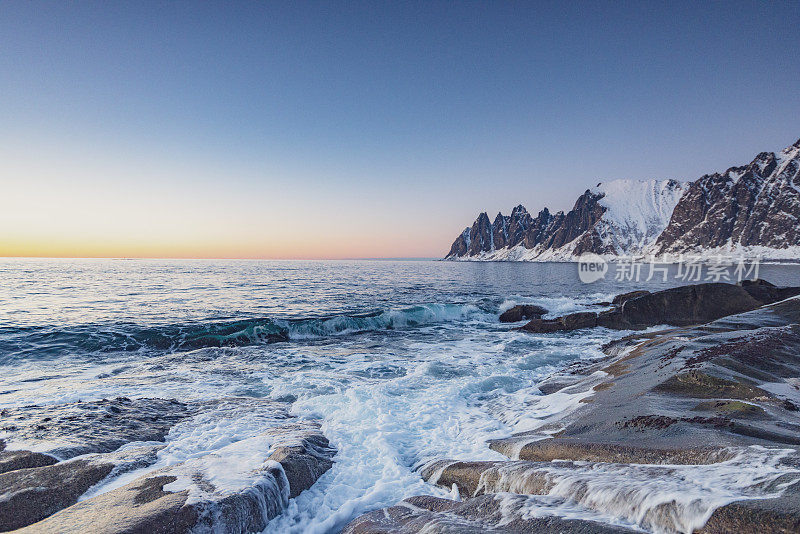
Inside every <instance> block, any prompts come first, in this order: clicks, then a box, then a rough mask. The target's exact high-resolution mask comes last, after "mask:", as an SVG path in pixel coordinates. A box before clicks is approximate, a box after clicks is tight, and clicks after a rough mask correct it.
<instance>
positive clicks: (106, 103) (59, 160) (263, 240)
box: [0, 1, 800, 258]
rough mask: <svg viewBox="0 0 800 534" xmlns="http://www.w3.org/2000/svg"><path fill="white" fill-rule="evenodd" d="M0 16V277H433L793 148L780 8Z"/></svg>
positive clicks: (585, 6) (788, 37)
mask: <svg viewBox="0 0 800 534" xmlns="http://www.w3.org/2000/svg"><path fill="white" fill-rule="evenodd" d="M563 4H565V3H561V2H557V3H542V2H538V3H537V2H527V3H522V2H520V3H516V2H494V3H484V2H462V3H457V4H456V3H439V2H432V3H431V2H425V3H408V2H398V3H380V2H364V3H359V2H341V3H331V4H329V3H322V2H310V3H306V2H291V3H290V2H265V3H251V2H247V3H228V2H223V3H214V2H197V3H180V2H164V3H162V2H57V3H48V2H16V1H4V2H1V3H0V124H1V125H2V128H0V186H1V189H0V190H1V191H2V195H1V196H0V206H1V208H0V255H5V256H19V255H39V256H128V257H130V256H148V257H264V258H309V257H311V258H315V257H321V258H339V257H409V256H416V257H419V256H429V257H440V256H442V255H444V254H445V253H446V252H447V251H448V250H449V247H450V244H451V242H452V240H453V239H454V238H455V236H456V235H457V234H458V233H459V232H460V231H461V230H462V229H463V228H464V226H466V225H467V224H471V223H472V221H473V220H474V218H475V216H476V215H477V213H478V212H480V211H484V210H486V211H488V212H489V214H490V216H494V214H495V213H497V211H498V210H502V211H503V212H504V213H508V212H509V211H510V209H511V208H512V207H513V206H514V205H516V204H518V203H523V204H525V205H526V206H527V207H528V209H529V210H530V211H532V212H535V211H538V210H539V209H541V208H542V207H543V206H545V205H546V206H548V207H550V208H551V210H558V209H569V208H570V207H571V206H572V204H573V202H574V200H575V198H577V196H578V195H579V194H580V193H581V192H582V191H583V190H585V189H586V188H587V187H590V186H592V185H594V184H596V183H597V182H598V181H603V180H609V179H614V178H677V179H695V178H697V177H699V176H700V175H702V174H703V173H706V172H714V171H718V170H724V169H725V168H727V167H729V166H731V165H734V164H742V163H746V162H748V161H750V159H752V157H753V156H754V155H755V154H756V153H757V152H759V151H762V150H777V149H779V148H782V147H784V146H786V145H789V144H790V143H792V142H794V141H795V140H797V138H798V137H800V59H799V57H800V56H798V54H799V53H800V30H798V28H800V2H797V1H792V2H752V3H740V2H720V3H707V4H704V5H700V4H702V3H696V2H687V3H680V2H676V3H673V2H669V3H667V2H658V3H655V2H654V3H647V2H631V3H622V2H613V3H612V2H609V3H605V2H591V3H589V2H585V3H584V2H574V3H566V4H570V5H563Z"/></svg>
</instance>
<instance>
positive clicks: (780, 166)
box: [446, 140, 800, 261]
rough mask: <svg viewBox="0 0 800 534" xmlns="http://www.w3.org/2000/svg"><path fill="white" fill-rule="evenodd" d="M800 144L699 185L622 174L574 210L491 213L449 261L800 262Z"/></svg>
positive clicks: (480, 219)
mask: <svg viewBox="0 0 800 534" xmlns="http://www.w3.org/2000/svg"><path fill="white" fill-rule="evenodd" d="M798 251H800V140H799V141H797V142H795V143H794V144H792V145H791V146H789V147H787V148H785V149H784V150H782V151H781V152H779V153H778V154H776V153H774V152H762V153H760V154H758V155H757V156H756V158H755V159H754V160H753V161H752V162H751V163H749V164H747V165H744V166H740V167H731V168H730V169H728V170H726V171H725V172H724V173H714V174H707V175H704V176H702V177H700V178H699V179H697V180H695V181H694V182H678V181H675V180H645V181H637V180H614V181H611V182H606V183H600V184H598V185H597V187H595V188H593V189H588V190H586V192H584V193H583V195H581V196H580V197H579V198H578V200H577V201H576V202H575V206H574V207H573V208H572V210H570V211H569V212H567V213H564V212H562V211H559V212H558V213H555V214H551V213H550V212H549V210H547V208H545V209H543V210H542V211H541V212H539V215H537V216H536V217H531V215H530V214H529V213H528V211H527V210H526V209H525V208H524V207H523V206H521V205H520V206H517V207H516V208H514V211H513V212H512V215H511V216H504V215H503V214H501V213H499V214H498V215H497V217H495V220H494V223H492V222H491V221H490V219H489V217H488V216H487V214H486V213H482V214H481V215H480V216H479V217H478V219H477V220H476V221H475V223H474V224H473V225H472V227H471V228H467V229H466V230H464V232H462V234H461V235H459V237H458V238H456V240H455V242H453V245H452V247H451V248H450V252H449V253H448V254H447V256H446V259H451V260H479V261H574V260H575V259H576V258H577V257H579V256H580V255H581V254H583V253H585V252H594V253H596V254H601V255H605V256H607V257H614V256H627V255H642V256H644V255H655V256H657V257H659V258H661V259H670V258H674V257H676V256H677V255H679V254H684V253H685V254H693V255H700V256H704V257H705V256H708V255H709V254H711V253H714V254H721V253H722V254H727V255H731V254H737V255H744V256H746V257H756V256H760V257H761V258H763V259H782V260H786V259H800V254H799V253H798Z"/></svg>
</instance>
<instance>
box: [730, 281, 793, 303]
mask: <svg viewBox="0 0 800 534" xmlns="http://www.w3.org/2000/svg"><path fill="white" fill-rule="evenodd" d="M739 285H740V286H741V287H742V288H743V289H744V290H745V291H747V293H748V294H749V295H750V296H751V297H753V298H754V299H756V300H757V301H759V302H762V303H764V304H772V303H774V302H778V301H780V300H784V299H788V298H790V297H794V296H796V295H800V287H777V286H775V285H774V284H771V283H769V282H767V281H766V280H760V279H759V280H743V281H742V282H740V283H739Z"/></svg>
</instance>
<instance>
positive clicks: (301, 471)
mask: <svg viewBox="0 0 800 534" xmlns="http://www.w3.org/2000/svg"><path fill="white" fill-rule="evenodd" d="M265 435H266V436H268V437H269V438H270V442H271V443H272V446H271V449H270V450H271V453H270V455H269V456H268V457H267V460H266V461H265V462H264V463H263V465H262V466H261V468H260V470H259V471H258V472H257V473H252V474H253V475H255V476H253V477H252V478H251V480H252V484H251V485H250V486H248V487H244V488H241V489H239V490H231V489H228V488H224V487H216V486H215V485H214V480H209V479H207V478H206V476H205V472H204V471H203V470H202V468H201V467H202V466H201V465H200V464H197V463H194V461H193V460H189V461H187V462H184V463H182V464H177V465H174V466H170V467H166V468H163V469H159V470H157V471H155V472H151V473H148V474H146V475H144V476H142V477H140V478H138V479H136V480H134V481H133V482H130V483H128V484H126V485H124V486H122V487H120V488H117V489H114V490H111V491H108V492H106V493H102V494H100V495H97V496H95V497H91V498H89V499H86V500H84V501H81V502H79V503H77V504H73V505H72V506H69V507H67V508H64V509H63V510H61V511H60V512H57V513H55V514H53V515H51V516H49V517H47V518H46V519H44V520H41V521H39V522H37V523H34V524H31V525H30V526H28V527H26V528H25V529H23V530H21V532H36V533H39V532H41V533H51V532H59V533H75V534H78V533H85V532H92V533H98V534H120V533H131V534H133V533H141V532H147V533H173V532H189V531H190V530H192V531H214V532H217V531H219V532H226V533H228V532H230V533H245V532H257V531H260V530H263V529H264V528H265V527H266V525H267V523H268V522H269V520H270V519H272V518H274V517H276V516H277V515H278V514H280V513H281V512H282V511H283V510H284V509H285V508H286V506H288V503H289V499H290V498H292V497H294V496H296V495H299V494H300V492H302V491H303V490H305V489H308V488H309V487H311V485H312V484H314V483H315V482H316V480H317V479H318V478H319V477H320V476H321V475H322V474H324V473H325V472H326V471H327V470H328V469H330V467H331V465H332V463H333V460H332V458H333V456H334V454H335V452H336V451H335V449H333V448H332V447H330V445H329V443H328V440H327V439H326V438H325V437H324V436H323V435H322V433H321V432H320V431H319V428H318V426H317V425H315V424H313V423H290V424H287V425H283V426H281V427H276V428H271V429H268V430H266V431H265ZM253 452H254V454H257V453H258V452H259V451H253ZM115 454H116V453H115ZM98 456H100V455H98ZM78 461H81V460H80V459H76V460H72V462H78ZM64 463H66V462H64ZM57 465H62V464H57ZM54 467H55V466H54ZM181 480H184V481H185V482H187V483H188V487H186V488H185V489H181V490H178V491H171V490H170V489H168V488H165V486H167V485H169V484H171V483H173V482H176V481H181ZM184 485H185V484H184Z"/></svg>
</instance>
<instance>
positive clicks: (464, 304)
mask: <svg viewBox="0 0 800 534" xmlns="http://www.w3.org/2000/svg"><path fill="white" fill-rule="evenodd" d="M619 268H620V267H619V266H617V267H614V266H612V268H611V269H610V270H609V272H608V273H607V274H606V276H605V277H604V278H600V279H599V280H597V281H595V282H593V283H584V282H582V281H581V279H580V277H579V272H578V267H577V265H576V264H574V263H511V262H509V263H500V262H497V263H495V262H448V261H433V260H408V261H401V260H398V261H388V260H358V261H266V260H147V259H16V258H9V259H0V408H9V407H11V408H13V407H21V406H28V405H40V406H41V405H60V404H64V403H71V402H76V401H79V400H81V401H91V400H99V399H104V398H106V399H112V398H116V397H130V398H140V397H159V398H169V399H173V398H174V399H178V400H180V401H183V402H187V403H203V402H205V401H214V400H221V399H222V400H224V399H234V398H235V399H237V406H238V407H239V408H237V409H235V410H231V409H227V410H216V411H215V410H207V411H204V412H202V413H200V414H198V415H196V416H194V417H193V418H190V419H189V420H186V421H183V422H181V423H179V424H178V425H176V426H175V427H174V428H173V429H172V430H171V431H170V433H169V434H168V435H167V436H166V447H165V448H164V449H163V450H162V451H161V452H159V460H158V462H157V463H156V464H155V465H152V466H149V467H147V468H144V469H140V470H138V471H136V472H134V473H132V474H129V475H126V476H128V478H123V479H121V480H117V481H109V482H108V483H101V484H100V485H99V486H98V487H95V488H92V489H91V490H90V495H96V494H99V493H103V492H104V491H108V490H109V489H113V488H114V487H117V486H119V485H120V484H122V483H123V482H125V481H126V480H130V478H131V477H134V476H140V475H142V474H144V473H146V472H148V471H149V470H153V469H157V468H162V467H165V466H170V465H176V464H179V463H181V462H184V461H187V460H189V459H192V458H198V457H203V458H206V459H207V462H206V464H207V465H208V475H209V477H210V478H211V479H212V481H213V477H214V476H217V475H219V476H224V479H225V480H224V483H225V487H228V488H230V487H233V488H235V487H236V485H237V483H238V484H241V485H242V487H245V486H246V485H247V484H251V483H252V465H251V464H252V461H250V462H248V461H243V462H242V463H241V465H242V467H241V469H242V472H241V473H238V472H237V471H236V468H235V467H234V468H231V467H230V466H231V465H234V466H235V465H237V464H236V462H234V463H233V464H232V463H231V462H230V461H228V462H227V463H225V464H224V465H225V466H226V467H225V469H224V470H222V471H224V473H223V474H222V475H220V471H221V470H220V469H215V468H214V466H213V463H214V462H215V461H219V462H225V461H226V460H229V459H230V458H231V457H239V456H241V457H244V458H252V457H256V458H258V457H259V456H258V455H259V454H261V452H258V451H256V450H255V447H256V446H257V444H263V442H262V441H259V440H258V436H259V435H260V434H262V433H263V432H264V429H265V426H269V425H270V424H280V422H279V421H274V420H272V419H271V418H270V417H269V414H268V413H262V410H269V409H270V408H269V406H270V404H265V403H264V402H261V401H263V400H264V399H270V400H273V401H276V402H279V403H284V404H285V406H286V407H287V409H288V410H289V412H290V413H291V414H292V416H294V417H296V418H297V419H299V420H313V421H316V422H318V423H319V424H320V425H321V429H322V431H323V432H324V434H325V435H326V436H327V438H328V439H329V440H330V442H331V444H332V445H333V446H335V447H336V449H337V454H336V457H335V463H334V464H333V467H332V468H331V469H330V470H329V471H328V472H327V473H326V474H324V475H323V476H322V477H321V478H320V479H319V481H318V482H317V483H316V484H315V485H314V486H313V487H312V488H311V489H310V490H307V491H305V492H303V494H301V495H300V496H299V497H298V498H296V499H294V500H293V501H292V502H291V503H290V505H289V507H288V508H287V509H286V510H284V512H283V513H282V514H281V515H280V516H278V517H277V518H275V519H273V520H272V521H271V522H270V523H269V525H268V526H267V530H266V531H267V532H320V533H328V532H338V531H340V530H341V529H342V528H343V527H344V525H346V524H347V523H348V522H349V521H350V520H352V519H353V518H354V517H356V516H358V515H359V514H362V513H364V512H368V511H371V510H375V509H378V508H381V507H385V506H391V505H394V504H396V503H397V502H399V501H400V500H402V499H403V498H406V497H410V496H413V495H420V494H430V495H439V496H447V495H449V494H450V495H452V494H451V493H450V492H449V491H448V490H447V489H442V488H438V487H435V486H432V485H430V484H427V483H426V482H424V481H423V480H422V479H421V477H420V475H419V472H418V469H419V468H420V466H422V465H424V464H425V463H426V462H428V461H430V460H432V459H437V458H451V459H464V460H501V459H504V458H503V457H502V456H501V455H500V454H499V453H496V452H494V451H492V450H490V449H489V448H488V446H487V440H489V439H492V438H500V437H506V436H508V435H510V434H512V433H514V432H524V431H532V430H536V429H539V428H542V427H544V426H545V425H549V426H548V428H553V425H556V426H557V424H558V421H559V419H560V418H562V417H563V416H564V415H565V414H568V413H569V412H570V411H571V410H574V409H575V408H576V407H578V406H580V401H581V400H582V399H583V398H584V397H585V396H586V395H587V394H586V393H582V394H566V393H554V394H550V395H543V394H542V392H541V391H540V390H539V389H538V387H537V385H538V384H539V383H540V382H541V381H542V380H543V379H545V378H546V377H548V376H550V375H551V374H553V373H557V372H558V371H559V370H561V369H564V368H565V366H567V365H569V364H571V363H574V362H576V361H581V360H587V361H588V360H594V359H597V358H601V357H602V356H603V354H602V352H601V351H600V347H601V346H602V345H603V344H604V343H606V342H608V341H611V340H613V339H616V338H620V337H622V336H624V335H626V334H627V333H628V332H619V331H610V330H606V329H602V328H595V329H591V330H582V331H576V332H570V333H557V334H542V335H534V334H527V333H524V332H520V331H518V330H517V327H519V326H520V324H519V323H517V324H504V323H501V322H500V321H499V319H498V316H499V314H500V313H501V312H502V311H504V310H506V309H508V308H510V307H512V306H513V305H515V304H523V303H530V304H537V305H540V306H543V307H545V308H546V309H547V310H548V311H549V316H558V315H562V314H565V313H571V312H577V311H585V310H600V309H603V304H602V303H607V302H608V301H610V300H611V298H612V297H613V296H614V295H616V294H619V293H623V292H627V291H631V290H635V289H650V290H656V289H662V288H666V287H671V286H677V285H683V284H685V283H687V281H685V280H684V279H681V278H680V277H679V274H680V273H678V272H676V270H675V267H674V266H672V267H669V269H667V270H665V271H664V272H663V273H662V272H658V273H657V274H656V275H655V276H653V277H650V279H649V280H648V279H647V278H648V276H647V273H646V272H643V273H641V277H639V279H638V280H637V279H632V277H630V276H628V275H629V274H630V273H622V275H623V276H619V274H620V273H619ZM683 274H684V275H685V273H683ZM713 276H718V273H716V274H713ZM758 276H759V277H760V278H764V279H766V280H768V281H770V282H773V283H775V284H778V285H789V284H795V285H797V284H798V281H800V266H798V265H785V264H774V265H761V266H760V267H759V272H758ZM700 281H703V280H700ZM722 281H725V280H724V279H723V280H722ZM209 405H214V404H213V403H212V404H209ZM214 406H219V405H218V404H217V405H214ZM2 437H3V436H2V435H1V434H0V438H2ZM251 444H252V446H251ZM21 445H22V444H19V446H21ZM49 445H50V444H48V443H38V444H37V443H33V444H31V443H25V444H24V446H25V447H28V448H32V449H38V450H48V446H49ZM9 446H10V447H12V448H13V446H14V443H13V441H12V442H11V443H10V444H9ZM262 452H263V451H262ZM237 455H238V456H237ZM751 467H752V469H753V476H754V477H755V476H757V471H758V469H760V467H759V466H757V465H755V466H751ZM762 467H763V466H762ZM705 468H706V469H715V468H713V467H711V466H706V467H705ZM716 469H723V470H724V469H725V467H724V465H723V466H722V467H718V468H716ZM742 469H745V468H743V467H741V466H739V467H737V468H736V470H735V471H736V472H735V473H733V475H735V476H733V475H731V473H730V471H731V469H729V472H728V475H731V476H728V477H727V478H726V476H724V475H725V473H723V472H716V474H715V473H712V472H709V473H708V477H707V478H705V479H704V478H703V477H698V476H696V475H691V476H689V475H685V476H684V477H683V478H681V479H680V480H673V482H675V484H679V483H680V485H679V486H676V487H680V488H682V489H680V493H681V494H683V495H687V496H689V497H690V498H691V499H695V500H697V499H699V500H701V501H702V500H703V499H706V500H707V501H708V502H717V501H719V502H722V501H725V499H728V500H731V499H733V498H734V497H735V496H736V495H737V493H736V492H737V491H738V490H737V488H738V487H740V486H741V484H742V477H744V478H746V473H745V472H744V471H742ZM245 471H246V472H245ZM598 476H605V475H602V474H598ZM664 476H665V477H666V478H665V479H664V480H663V481H662V482H663V483H662V484H653V476H652V475H648V476H645V477H643V478H642V482H641V483H642V484H643V485H645V486H646V487H651V486H652V487H653V490H652V491H653V492H655V493H657V492H658V491H659V489H658V488H659V487H660V488H661V489H663V488H665V487H669V484H670V480H668V478H669V477H670V476H673V477H674V476H678V475H674V473H673V474H672V475H668V474H665V475H664ZM237 477H238V478H237ZM715 477H716V478H715ZM631 481H632V482H631ZM628 483H636V482H635V477H632V478H631V477H629V478H628ZM645 486H643V487H645ZM693 492H694V493H693ZM452 496H454V495H452ZM689 497H687V498H689ZM720 499H721V500H720ZM648 502H651V505H652V506H657V505H658V499H655V500H652V501H648ZM543 506H544V505H543ZM555 510H556V511H555V512H552V513H559V514H562V515H571V516H575V517H584V516H586V517H595V518H600V519H601V520H603V521H608V522H612V523H613V522H617V523H619V524H630V525H634V526H635V525H637V514H639V515H641V514H642V513H643V512H642V510H641V509H639V510H635V511H630V512H625V511H619V510H617V509H607V510H603V509H602V506H601V507H600V508H599V509H598V508H596V509H594V510H585V511H582V510H581V509H580V507H577V508H569V509H567V508H563V507H562V508H556V509H555ZM535 512H536V511H535V510H534V511H533V512H532V513H535ZM541 512H542V513H544V511H541ZM583 512H585V514H584V515H581V514H582V513H583Z"/></svg>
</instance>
